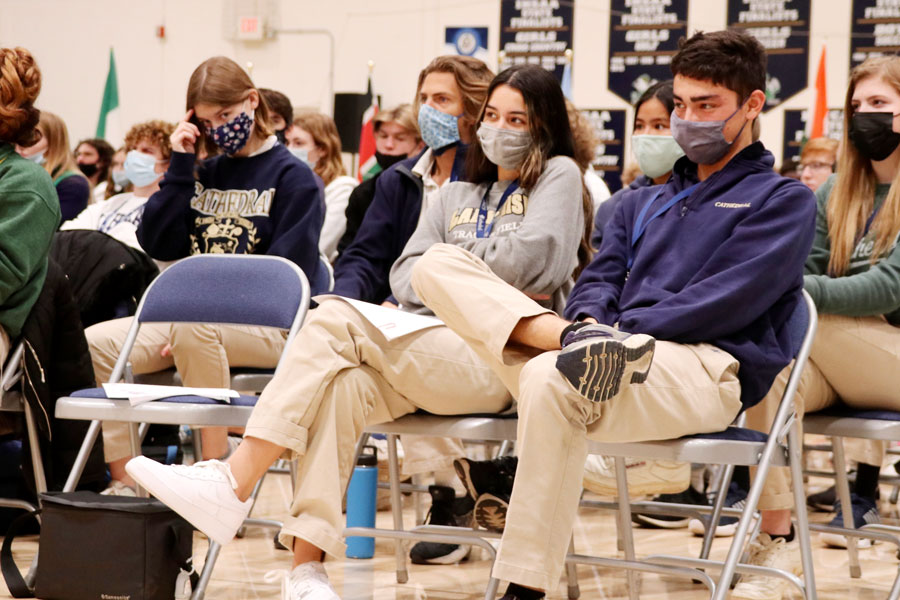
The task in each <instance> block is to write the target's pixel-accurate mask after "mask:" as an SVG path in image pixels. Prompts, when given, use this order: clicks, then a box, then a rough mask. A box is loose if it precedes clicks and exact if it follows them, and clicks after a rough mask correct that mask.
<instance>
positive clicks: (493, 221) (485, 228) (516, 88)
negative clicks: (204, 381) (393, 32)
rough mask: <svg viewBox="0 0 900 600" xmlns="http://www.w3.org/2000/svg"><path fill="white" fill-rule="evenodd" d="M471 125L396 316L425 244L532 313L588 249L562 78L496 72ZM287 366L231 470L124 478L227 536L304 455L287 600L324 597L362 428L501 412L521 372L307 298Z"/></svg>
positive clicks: (418, 236) (562, 286)
mask: <svg viewBox="0 0 900 600" xmlns="http://www.w3.org/2000/svg"><path fill="white" fill-rule="evenodd" d="M423 89H425V88H423ZM456 114H459V113H456ZM476 123H478V124H479V128H478V144H477V145H476V144H473V145H472V146H471V147H470V148H469V151H468V161H469V162H468V169H469V171H468V172H469V180H470V181H471V183H468V182H455V183H450V184H448V185H447V186H446V187H445V188H443V189H442V190H441V193H440V196H439V198H436V199H435V200H434V201H433V202H432V204H431V205H430V206H428V207H427V209H426V214H425V215H424V216H423V220H422V224H421V226H420V227H419V228H418V229H416V232H415V233H414V234H413V236H412V238H411V239H410V241H409V243H408V244H407V246H406V249H405V250H404V252H403V256H401V258H400V259H399V260H398V261H397V263H396V264H395V266H394V267H393V269H392V272H391V287H392V289H393V290H394V292H395V295H396V297H397V299H398V300H400V301H401V303H402V305H403V306H404V308H405V309H406V310H410V311H414V312H418V313H427V312H428V309H427V308H425V307H424V306H423V305H422V304H421V301H420V300H419V298H418V297H417V295H416V294H415V293H414V292H413V290H412V289H411V287H410V275H411V272H412V271H413V270H415V268H416V267H415V265H416V264H417V263H418V261H419V260H421V258H420V257H421V256H422V253H423V252H425V251H426V250H427V249H428V248H429V247H432V246H434V247H442V248H454V249H460V250H461V249H463V248H467V249H469V250H470V251H471V252H472V253H473V254H471V255H470V256H472V257H473V260H475V261H477V262H478V264H479V265H481V267H482V268H484V269H486V270H487V269H491V268H493V269H494V270H496V271H497V272H498V273H502V275H503V277H504V278H506V279H505V280H506V281H509V282H510V283H511V284H512V285H515V286H516V288H518V289H522V290H524V291H525V292H527V293H528V294H531V295H533V296H535V297H540V298H542V300H541V303H542V305H543V306H545V307H548V308H554V309H557V310H558V309H561V307H562V304H563V302H564V298H565V296H566V292H567V291H568V290H569V289H570V287H571V285H572V273H573V270H575V269H576V268H577V267H578V266H579V262H580V260H579V257H581V260H582V261H583V260H584V259H586V258H587V257H588V256H589V254H588V245H587V244H588V239H587V238H588V237H589V232H587V231H585V225H587V227H588V228H589V227H590V221H588V222H587V224H585V223H584V222H583V214H584V211H585V209H587V210H590V204H589V203H590V199H589V196H588V194H587V192H586V190H584V188H583V183H582V179H581V172H580V171H579V169H578V166H577V165H576V164H575V162H574V161H573V160H572V159H571V157H572V156H573V154H574V149H573V142H572V134H571V132H570V130H569V124H568V120H567V119H566V112H565V105H564V102H563V95H562V90H561V89H560V87H559V83H558V82H557V80H556V78H555V77H554V76H553V75H552V74H551V73H549V72H548V71H546V70H544V69H542V68H540V67H538V66H526V65H521V66H516V67H512V68H510V69H507V70H506V71H504V72H503V73H501V74H500V75H498V76H497V77H496V78H495V79H494V80H493V82H492V83H491V87H490V88H489V90H488V99H487V101H486V103H485V105H484V107H483V109H482V111H481V114H480V115H479V116H478V119H477V121H476ZM439 242H443V243H439ZM461 251H462V250H461ZM476 256H477V257H478V258H475V257H476ZM581 264H583V262H582V263H581ZM489 265H490V266H489ZM460 283H461V284H463V285H465V284H464V283H463V282H460ZM504 285H505V284H504ZM516 288H512V289H516ZM294 349H296V351H293V350H294ZM288 357H289V358H288V362H287V363H285V364H284V367H285V368H284V369H283V370H282V371H280V372H279V374H278V375H276V378H275V379H274V380H273V381H272V383H271V384H269V386H268V387H267V388H266V390H265V391H264V392H263V395H262V396H261V397H260V401H259V404H258V405H257V407H256V409H255V410H254V411H253V415H252V417H251V419H250V422H249V423H248V426H247V432H246V434H245V436H244V441H243V442H242V443H241V446H240V447H239V448H238V450H237V451H236V452H235V454H234V455H233V456H232V457H231V458H230V459H229V461H228V463H221V462H218V461H209V462H205V463H201V464H198V465H194V466H191V467H184V466H178V467H162V468H161V469H160V468H157V467H155V466H153V465H150V464H148V460H147V459H144V458H143V457H139V458H136V459H134V460H133V461H131V462H130V463H129V464H128V471H129V472H130V473H131V475H132V476H133V477H135V479H136V480H138V481H140V483H141V484H142V485H145V486H146V487H147V489H148V490H150V492H151V493H153V494H154V495H155V496H157V497H158V498H160V499H161V500H162V501H164V502H166V503H167V504H169V505H170V506H172V507H173V508H174V509H175V510H176V511H179V512H181V513H182V514H184V516H185V517H186V518H187V519H188V520H189V521H191V522H192V523H194V524H195V525H197V526H198V527H199V528H200V529H201V530H202V531H204V532H206V533H207V534H208V535H210V536H211V537H212V539H214V540H217V541H220V542H223V543H224V542H228V541H229V540H231V538H232V537H233V536H234V533H235V531H237V529H238V527H239V526H240V525H241V522H242V520H243V518H244V516H245V515H246V514H247V511H248V509H249V507H250V502H249V501H247V500H246V498H247V497H248V495H249V493H250V490H251V489H252V488H253V485H254V483H255V482H256V481H257V480H258V479H259V478H260V477H261V476H262V475H263V474H264V473H265V471H266V469H267V468H268V467H269V465H270V464H271V463H272V462H273V461H275V460H276V459H277V458H278V457H279V456H280V455H281V454H282V452H283V451H284V450H285V449H290V450H291V451H293V453H294V454H296V455H298V456H300V458H301V460H300V465H299V468H300V475H299V478H298V483H297V486H296V495H295V498H294V503H293V505H292V506H291V516H290V517H289V518H287V519H285V522H284V528H283V529H282V531H281V535H280V538H281V540H282V542H283V543H285V545H287V546H289V547H290V546H291V542H292V543H293V550H294V564H295V566H296V568H295V569H294V570H293V572H292V574H291V576H290V577H291V580H290V589H291V595H290V596H289V597H290V598H296V599H299V598H307V597H316V598H320V599H324V598H334V599H336V598H337V597H338V596H337V594H336V593H335V592H334V590H333V589H332V588H331V587H330V585H329V584H328V582H327V576H326V574H325V571H324V568H323V566H322V563H321V562H320V561H321V560H322V558H323V555H324V553H326V552H327V553H328V554H331V555H333V556H340V555H342V554H343V551H344V544H343V539H342V535H341V530H342V528H343V522H342V521H343V519H342V516H341V494H342V491H343V489H344V486H345V485H346V483H347V479H348V478H349V476H350V472H351V470H352V468H353V465H352V464H351V463H352V458H353V452H354V446H355V444H356V440H357V438H358V436H359V435H360V433H361V432H362V430H363V428H364V427H365V426H366V424H367V423H375V422H379V421H384V420H390V419H392V418H396V417H399V416H401V415H403V414H407V413H410V412H413V411H415V410H416V409H417V408H422V409H425V410H428V411H431V412H435V413H439V414H455V413H467V412H499V411H501V410H503V409H505V408H506V407H507V406H509V404H510V403H511V401H512V398H511V397H510V392H511V391H513V392H514V391H516V390H517V388H518V383H517V382H518V378H517V375H518V373H515V376H513V377H507V376H506V374H495V373H493V372H492V371H491V369H490V368H488V366H487V365H486V364H485V363H484V362H483V361H482V360H481V358H480V357H479V356H478V354H477V353H476V352H474V351H473V350H472V349H471V348H470V347H468V346H467V345H466V344H465V343H464V342H463V340H462V339H461V338H459V337H458V336H457V335H456V334H455V333H453V332H452V330H451V329H449V328H448V327H443V326H440V327H433V328H428V329H424V330H420V331H417V332H414V333H411V334H409V335H406V336H402V337H400V338H397V339H395V340H393V341H387V339H386V338H385V337H384V336H383V335H382V334H381V332H380V331H379V330H378V329H377V328H376V327H375V326H373V325H372V324H371V323H369V322H368V321H367V320H366V319H365V318H363V317H362V316H360V314H359V313H357V312H356V310H355V309H353V308H352V307H350V306H349V305H348V304H346V303H344V302H343V301H341V300H330V301H325V302H323V303H322V304H320V305H319V307H318V309H316V312H315V314H314V315H313V316H312V317H311V319H310V321H309V322H308V323H307V324H306V326H305V327H304V328H303V330H302V331H301V332H300V334H299V336H298V338H297V343H296V344H294V345H293V346H292V351H291V352H290V354H289V355H288ZM510 374H512V373H510ZM149 462H153V461H149ZM205 498H210V499H212V498H217V500H205ZM212 515H216V516H212ZM211 516H212V518H210V517H211Z"/></svg>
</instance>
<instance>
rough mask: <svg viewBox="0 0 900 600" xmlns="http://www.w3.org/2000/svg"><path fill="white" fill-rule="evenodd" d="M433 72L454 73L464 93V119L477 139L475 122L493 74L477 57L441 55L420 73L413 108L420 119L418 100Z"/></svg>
mask: <svg viewBox="0 0 900 600" xmlns="http://www.w3.org/2000/svg"><path fill="white" fill-rule="evenodd" d="M432 73H450V74H451V75H453V78H454V79H455V80H456V85H457V86H458V87H459V91H460V95H461V96H462V102H463V115H462V117H461V118H462V119H465V120H466V122H465V123H464V126H466V125H468V130H469V132H468V133H469V137H471V138H472V140H473V141H474V139H475V121H476V119H477V118H478V115H479V113H480V112H481V105H482V104H483V103H484V101H485V99H486V98H487V90H488V86H489V85H490V84H491V80H492V79H493V78H494V73H493V72H492V71H491V70H490V69H489V68H488V67H487V65H486V64H484V63H483V62H481V61H480V60H478V59H477V58H471V57H469V56H451V55H446V56H438V57H437V58H435V59H434V60H432V61H431V62H430V63H428V66H427V67H425V68H424V69H422V71H421V72H420V73H419V82H418V83H417V84H416V100H415V103H414V104H413V111H414V112H415V114H416V119H417V120H418V117H419V108H421V105H422V103H421V102H420V100H419V92H421V91H422V84H424V83H425V78H426V77H428V76H429V75H431V74H432Z"/></svg>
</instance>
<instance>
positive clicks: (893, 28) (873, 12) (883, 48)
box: [850, 0, 900, 69]
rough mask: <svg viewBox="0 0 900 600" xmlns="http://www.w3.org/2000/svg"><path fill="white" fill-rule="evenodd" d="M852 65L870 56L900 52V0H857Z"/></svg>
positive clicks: (851, 50)
mask: <svg viewBox="0 0 900 600" xmlns="http://www.w3.org/2000/svg"><path fill="white" fill-rule="evenodd" d="M851 34H852V35H851V36H850V68H851V69H852V68H853V67H855V66H856V65H858V64H859V63H861V62H863V61H864V60H866V59H867V58H869V57H870V56H881V55H883V54H896V53H897V52H900V2H897V0H853V22H852V25H851Z"/></svg>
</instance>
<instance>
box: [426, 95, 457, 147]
mask: <svg viewBox="0 0 900 600" xmlns="http://www.w3.org/2000/svg"><path fill="white" fill-rule="evenodd" d="M418 121H419V132H420V133H421V134H422V140H423V141H424V142H425V145H426V146H428V147H429V148H431V150H432V151H433V152H438V153H439V152H440V151H441V150H445V149H446V148H449V147H450V146H453V145H454V144H458V143H459V117H458V116H456V115H451V114H448V113H445V112H441V111H439V110H438V109H436V108H434V107H432V106H429V105H427V104H423V105H422V106H421V107H419V119H418Z"/></svg>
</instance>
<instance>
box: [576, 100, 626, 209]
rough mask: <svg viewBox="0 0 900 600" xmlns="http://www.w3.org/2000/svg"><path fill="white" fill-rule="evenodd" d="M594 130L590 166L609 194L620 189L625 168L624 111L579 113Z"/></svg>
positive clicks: (598, 110)
mask: <svg viewBox="0 0 900 600" xmlns="http://www.w3.org/2000/svg"><path fill="white" fill-rule="evenodd" d="M581 113H582V114H583V115H584V116H585V117H587V119H588V121H590V122H591V125H592V126H593V128H594V136H595V137H596V138H597V148H596V149H595V150H594V160H592V161H591V166H592V167H594V171H596V172H597V175H599V176H600V177H601V178H602V179H603V181H604V183H606V185H607V187H609V191H610V192H617V191H618V190H620V189H622V169H624V168H625V111H624V110H606V109H603V108H587V109H584V110H582V111H581Z"/></svg>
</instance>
